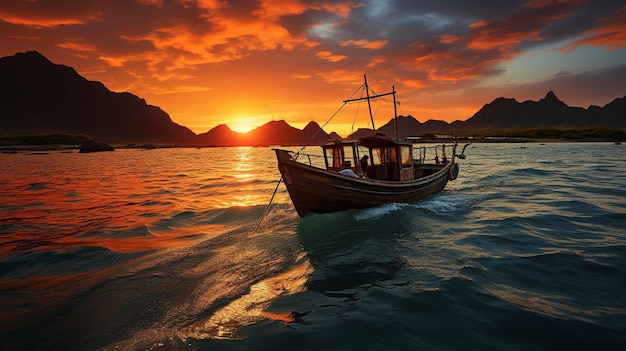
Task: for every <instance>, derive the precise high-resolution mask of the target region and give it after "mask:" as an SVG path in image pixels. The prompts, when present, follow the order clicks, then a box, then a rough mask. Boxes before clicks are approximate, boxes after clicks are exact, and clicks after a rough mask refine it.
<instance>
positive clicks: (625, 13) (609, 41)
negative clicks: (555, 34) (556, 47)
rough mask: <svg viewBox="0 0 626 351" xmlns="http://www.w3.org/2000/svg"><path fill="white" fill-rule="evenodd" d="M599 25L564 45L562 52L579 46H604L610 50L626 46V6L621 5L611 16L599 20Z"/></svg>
mask: <svg viewBox="0 0 626 351" xmlns="http://www.w3.org/2000/svg"><path fill="white" fill-rule="evenodd" d="M600 25H601V26H600V27H597V28H594V29H591V30H589V31H587V32H585V36H584V37H583V38H582V39H578V40H576V41H574V42H572V43H571V44H569V45H567V46H566V47H564V48H562V49H561V51H562V52H571V50H573V49H575V48H577V47H579V46H585V45H590V46H596V47H606V48H609V49H610V50H618V49H621V48H624V47H626V6H624V7H622V8H621V9H620V10H619V11H618V12H617V13H615V14H614V15H613V16H610V17H606V18H604V19H603V20H601V21H600Z"/></svg>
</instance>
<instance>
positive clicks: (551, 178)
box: [0, 143, 626, 350]
mask: <svg viewBox="0 0 626 351" xmlns="http://www.w3.org/2000/svg"><path fill="white" fill-rule="evenodd" d="M296 150H297V149H296ZM625 151H626V149H624V146H621V145H614V144H611V143H577V144H573V143H554V144H538V143H529V144H473V145H471V146H470V147H469V148H468V149H467V150H466V155H467V159H465V160H461V161H460V168H461V170H460V175H459V178H458V179H457V180H456V181H454V182H450V183H449V184H448V186H447V188H446V189H445V190H444V191H443V192H441V193H439V194H437V195H434V196H431V197H429V198H427V199H425V200H423V201H420V202H416V203H410V204H407V203H393V204H387V205H384V206H380V207H377V208H371V209H365V210H353V211H345V212H339V213H333V214H327V215H317V216H311V217H306V218H299V217H298V216H297V214H296V212H295V209H294V208H293V205H292V204H291V202H290V199H289V196H288V194H287V192H286V190H285V188H284V185H283V184H280V183H279V179H280V176H279V174H278V172H277V169H276V161H275V156H274V153H273V151H272V150H271V149H270V148H248V147H240V148H204V149H194V148H171V149H156V150H137V149H119V150H117V151H115V152H109V153H93V154H78V153H76V152H75V151H70V152H61V151H50V152H29V151H22V152H18V153H12V154H0V345H2V348H3V349H5V350H36V349H39V350H44V349H45V350H49V349H66V350H99V349H102V350H215V349H218V350H278V349H296V350H563V349H566V350H600V349H604V350H617V349H622V348H623V347H624V345H626V298H625V297H624V293H625V292H626V205H625V203H626V201H625V200H626V190H625V188H624V186H625V185H626V156H625V155H626V152H625ZM275 190H276V193H275V196H274V197H272V194H273V193H274V191H275ZM270 199H271V204H270ZM268 205H270V207H269V208H268ZM261 219H262V221H261ZM260 221H261V222H260Z"/></svg>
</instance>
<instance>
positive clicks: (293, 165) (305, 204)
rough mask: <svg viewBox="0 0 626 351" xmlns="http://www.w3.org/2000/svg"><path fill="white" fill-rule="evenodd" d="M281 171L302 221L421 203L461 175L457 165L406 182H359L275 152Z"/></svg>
mask: <svg viewBox="0 0 626 351" xmlns="http://www.w3.org/2000/svg"><path fill="white" fill-rule="evenodd" d="M275 151H276V156H277V159H278V169H279V171H280V173H281V175H282V177H283V181H284V183H285V186H286V187H287V191H288V192H289V195H290V197H291V200H292V202H293V204H294V207H295V208H296V211H297V212H298V215H300V217H304V216H306V215H309V214H313V213H318V214H322V213H330V212H337V211H344V210H348V209H360V208H369V207H376V206H380V205H383V204H386V203H394V202H395V203H408V202H414V201H418V200H420V199H423V198H425V197H427V196H429V195H432V194H435V193H438V192H440V191H441V190H443V189H444V188H445V186H446V184H447V183H448V180H451V179H454V178H455V176H456V174H453V173H454V171H458V166H456V167H455V164H454V162H449V163H447V164H445V165H439V166H438V167H440V168H441V169H440V170H439V171H437V172H435V173H434V174H432V175H430V176H428V177H424V178H420V179H416V180H413V181H407V182H397V181H381V180H373V179H360V178H353V177H349V176H344V175H341V174H339V173H337V172H333V171H328V170H324V169H321V168H317V167H313V166H309V165H306V164H303V163H299V162H296V161H293V160H292V159H291V157H290V155H289V153H288V151H285V150H279V149H276V150H275Z"/></svg>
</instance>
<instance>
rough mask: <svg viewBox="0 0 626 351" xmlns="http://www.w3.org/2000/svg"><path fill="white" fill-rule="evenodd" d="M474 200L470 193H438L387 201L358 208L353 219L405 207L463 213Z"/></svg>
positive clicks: (384, 213)
mask: <svg viewBox="0 0 626 351" xmlns="http://www.w3.org/2000/svg"><path fill="white" fill-rule="evenodd" d="M474 202H475V201H473V199H472V197H471V196H470V195H463V194H438V195H434V196H432V197H430V198H428V199H426V200H423V201H421V202H418V203H389V204H385V205H382V206H378V207H373V208H367V209H363V210H359V211H357V212H355V213H354V219H355V220H357V221H365V220H370V219H379V218H382V217H385V216H388V215H390V214H392V213H395V212H398V211H404V210H407V209H418V210H427V211H429V212H434V213H441V214H454V213H463V212H465V211H468V210H469V209H470V208H471V207H472V205H473V204H474Z"/></svg>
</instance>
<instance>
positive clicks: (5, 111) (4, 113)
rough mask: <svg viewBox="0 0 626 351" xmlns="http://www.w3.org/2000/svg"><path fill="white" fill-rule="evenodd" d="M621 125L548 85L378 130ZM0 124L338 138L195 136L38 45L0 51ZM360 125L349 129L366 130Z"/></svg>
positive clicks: (185, 137)
mask: <svg viewBox="0 0 626 351" xmlns="http://www.w3.org/2000/svg"><path fill="white" fill-rule="evenodd" d="M592 127H593V128H613V129H623V128H626V96H625V97H622V98H617V99H615V100H613V101H611V102H610V103H608V104H606V105H605V106H603V107H600V106H590V107H589V108H587V109H584V108H581V107H570V106H568V105H567V104H565V103H564V102H562V101H561V100H559V99H558V98H557V96H556V94H555V93H554V92H552V91H550V92H548V93H547V94H546V96H545V97H544V98H543V99H541V100H539V101H524V102H521V103H520V102H517V101H516V100H515V99H512V98H504V97H499V98H497V99H495V100H493V101H492V102H490V103H488V104H485V105H484V106H483V107H482V108H481V109H480V110H479V111H478V112H476V113H475V114H474V115H473V116H472V117H471V118H469V119H468V120H466V121H455V122H452V123H447V122H444V121H439V120H428V121H426V122H424V123H421V122H419V121H418V120H417V119H415V118H414V117H413V116H411V115H409V116H400V117H398V118H397V119H393V118H391V119H390V120H389V122H388V123H387V124H385V125H384V126H382V127H381V128H379V129H378V130H377V132H379V133H383V134H386V135H389V136H392V137H393V136H395V135H396V129H397V131H398V136H399V137H405V136H415V135H422V134H426V133H437V134H453V133H457V134H458V133H467V134H471V133H478V132H489V131H506V130H520V129H536V128H553V129H571V128H592ZM0 131H1V133H2V134H5V135H10V134H38V133H39V134H42V133H55V132H65V133H75V134H86V135H89V136H90V137H92V138H95V139H99V140H104V141H107V142H116V143H155V144H181V145H199V146H213V145H214V146H238V145H248V146H256V145H305V144H306V145H320V144H323V143H325V142H328V141H331V140H335V139H340V136H339V135H338V134H337V133H335V132H332V133H330V134H328V133H326V132H325V131H324V130H322V129H321V127H320V126H319V124H317V123H316V122H310V123H309V124H307V126H306V127H305V128H304V129H302V130H300V129H297V128H294V127H292V126H290V125H289V124H288V123H287V122H285V121H284V120H280V121H271V122H268V123H266V124H264V125H262V126H260V127H258V128H256V129H253V130H251V131H250V132H248V133H238V132H235V131H233V130H231V129H230V128H229V127H228V126H227V125H225V124H221V125H218V126H216V127H215V128H213V129H211V130H209V131H207V132H206V133H202V134H199V135H196V134H195V133H193V132H192V131H191V130H189V129H188V128H186V127H184V126H181V125H179V124H177V123H174V122H173V121H172V120H171V118H170V116H169V115H168V114H167V113H165V112H164V111H163V110H161V109H160V108H158V107H156V106H152V105H148V104H147V103H146V101H145V100H143V99H141V98H139V97H137V96H135V95H133V94H131V93H127V92H122V93H116V92H111V91H110V90H109V89H107V88H106V87H105V86H104V85H103V84H102V83H100V82H95V81H89V80H87V79H85V78H83V77H82V76H80V75H79V74H78V73H77V72H76V71H75V70H74V69H73V68H71V67H68V66H64V65H59V64H54V63H52V62H50V61H49V60H48V59H47V58H45V57H44V56H43V55H41V54H40V53H38V52H36V51H29V52H26V53H18V54H15V55H14V56H7V57H3V58H0ZM371 132H372V131H371V130H367V129H359V130H358V131H357V132H355V133H354V134H353V136H358V135H365V134H370V133H371Z"/></svg>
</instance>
